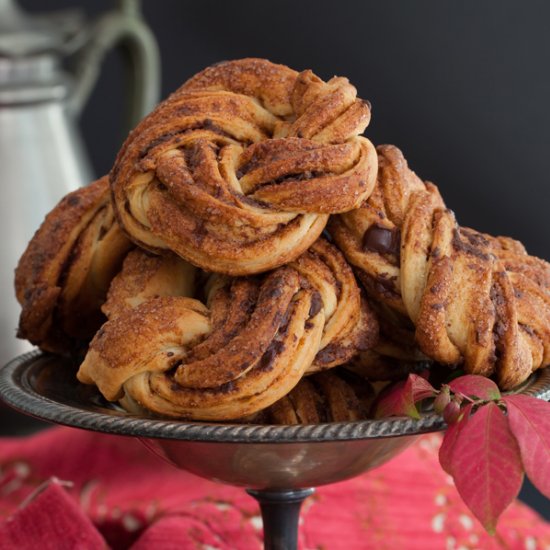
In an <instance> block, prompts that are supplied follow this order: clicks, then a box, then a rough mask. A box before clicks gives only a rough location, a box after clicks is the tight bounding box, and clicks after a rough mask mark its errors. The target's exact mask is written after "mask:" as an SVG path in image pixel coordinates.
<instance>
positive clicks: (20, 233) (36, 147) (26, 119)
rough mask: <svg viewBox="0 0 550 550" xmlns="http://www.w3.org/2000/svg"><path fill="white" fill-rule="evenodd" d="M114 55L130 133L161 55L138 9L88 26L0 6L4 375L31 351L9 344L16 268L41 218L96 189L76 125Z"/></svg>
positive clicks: (125, 8)
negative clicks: (119, 63) (85, 189)
mask: <svg viewBox="0 0 550 550" xmlns="http://www.w3.org/2000/svg"><path fill="white" fill-rule="evenodd" d="M115 46H116V47H120V48H121V49H122V51H123V53H124V54H125V56H124V59H125V60H126V62H127V65H128V69H129V70H128V71H127V73H128V75H129V77H130V82H129V83H127V89H128V90H129V95H130V97H129V98H128V99H127V108H128V117H127V118H128V124H129V126H133V125H134V124H135V123H136V122H137V121H138V120H139V119H141V118H142V117H143V116H144V115H145V114H146V113H148V112H149V111H150V110H151V109H152V107H153V106H154V105H155V103H156V102H157V101H158V97H159V88H160V63H159V56H158V48H157V45H156V42H155V39H154V37H153V35H152V33H151V31H150V29H149V28H148V27H147V25H146V24H145V22H144V20H143V18H142V17H141V14H140V10H139V4H138V2H137V1H131V0H130V1H121V2H119V3H118V6H117V8H116V9H114V10H113V11H111V12H107V13H106V14H104V15H102V16H101V17H100V18H99V19H98V20H96V21H95V22H93V23H91V24H87V23H86V22H85V21H84V19H83V17H82V14H81V13H80V12H79V11H75V10H69V11H63V12H58V13H53V14H44V15H31V14H27V13H24V12H23V11H22V10H21V9H20V8H19V7H18V6H17V5H15V4H14V3H13V2H12V1H11V0H0V365H2V364H4V363H5V362H6V361H7V360H8V359H10V358H11V357H13V356H15V355H17V354H18V353H20V352H22V351H24V350H25V349H28V347H29V345H28V344H26V343H25V342H22V341H19V340H17V339H16V337H15V332H16V326H17V320H18V316H19V305H18V304H17V302H16V300H15V297H14V290H13V272H14V269H15V266H16V265H17V261H18V259H19V257H20V256H21V254H22V253H23V251H24V249H25V247H26V245H27V243H28V241H29V239H30V238H31V237H32V235H33V233H34V231H35V230H36V229H37V228H38V226H39V225H40V223H41V222H42V220H43V218H44V216H45V214H46V213H47V212H48V211H49V210H51V208H52V207H53V206H54V205H55V204H56V203H57V202H58V201H59V199H60V198H61V197H62V196H63V195H65V194H66V193H68V192H69V191H71V190H73V189H75V188H77V187H78V186H81V185H85V184H87V183H89V182H90V181H91V180H92V179H93V174H92V170H91V166H90V162H89V159H88V157H87V154H86V151H85V149H84V146H83V141H82V138H81V136H80V134H79V131H78V127H77V119H78V116H79V114H80V112H81V111H82V108H83V106H84V105H85V103H86V100H87V99H88V97H89V95H90V93H91V91H92V89H93V87H94V84H95V81H96V79H97V77H98V75H99V71H100V64H101V62H102V60H103V58H104V56H105V54H106V53H107V52H108V51H109V50H110V49H111V48H113V47H115ZM71 62H72V66H73V70H72V71H70V72H69V71H67V70H66V69H65V67H66V65H67V64H68V63H71ZM105 123H106V124H110V121H108V120H107V121H105Z"/></svg>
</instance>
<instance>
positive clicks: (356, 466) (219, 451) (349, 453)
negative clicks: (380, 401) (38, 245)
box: [0, 351, 550, 550]
mask: <svg viewBox="0 0 550 550" xmlns="http://www.w3.org/2000/svg"><path fill="white" fill-rule="evenodd" d="M75 370H76V367H75V365H74V363H72V362H71V361H70V360H68V359H66V358H62V357H59V356H55V355H46V354H42V353H40V352H37V351H35V352H31V353H27V354H25V355H21V356H20V357H17V358H16V359H14V360H13V361H11V362H10V363H9V364H8V365H6V366H5V367H4V368H3V369H2V370H0V396H1V397H2V399H3V400H4V401H5V402H6V403H8V404H9V405H11V406H12V407H14V408H15V409H17V410H19V411H21V412H23V413H26V414H29V415H32V416H34V417H37V418H40V419H42V420H47V421H49V422H53V423H56V424H63V425H66V426H72V427H75V428H83V429H86V430H93V431H98V432H104V433H109V434H118V435H125V436H130V437H135V438H138V439H139V440H141V441H142V442H143V443H144V445H145V446H146V447H147V448H148V449H149V450H151V451H152V452H153V453H155V454H156V455H157V456H160V457H161V458H163V459H164V460H166V461H168V462H170V463H171V464H173V465H174V466H176V467H177V468H181V469H184V470H187V471H189V472H192V473H193V474H196V475H198V476H200V477H203V478H206V479H210V480H214V481H218V482H221V483H227V484H230V485H236V486H240V487H244V488H246V489H247V491H248V493H249V494H250V495H252V496H253V497H254V498H256V499H257V501H258V502H259V504H260V508H261V511H262V518H263V522H264V545H265V548H266V549H268V550H275V549H277V550H280V549H294V548H296V544H297V530H298V517H299V513H300V506H301V504H302V502H303V500H304V499H305V498H306V497H308V496H309V495H311V494H312V493H313V492H314V487H316V486H319V485H325V484H328V483H334V482H337V481H342V480H345V479H349V478H351V477H354V476H356V475H358V474H360V473H362V472H366V471H367V470H370V469H372V468H376V467H377V466H380V465H381V464H383V463H385V462H387V461H388V460H390V459H391V458H392V457H394V456H395V455H397V454H398V453H399V452H401V451H402V450H404V449H405V448H406V447H408V446H409V445H410V444H411V443H413V442H414V441H415V439H416V438H418V437H419V436H420V435H421V434H424V433H428V432H434V431H440V430H443V429H444V428H445V423H444V421H443V419H442V418H441V417H440V416H438V415H436V414H426V415H424V416H423V417H422V418H421V419H420V420H413V419H409V418H389V419H384V420H366V421H360V422H342V423H329V424H316V425H299V426H272V425H267V426H266V425H250V424H222V423H218V424H216V423H205V422H185V421H175V420H164V419H155V418H150V417H141V416H136V415H133V414H130V413H128V412H126V411H124V410H123V409H121V408H120V407H118V406H117V405H115V404H112V403H108V402H107V401H105V400H104V399H103V397H102V396H101V395H100V394H99V392H98V391H97V389H96V388H95V387H92V386H85V385H83V384H80V383H79V382H78V381H77V380H76V377H75ZM521 393H524V394H526V395H531V396H534V397H538V398H541V399H545V400H550V369H546V370H543V371H541V372H540V373H539V374H538V375H536V376H533V377H532V378H531V379H530V380H529V381H528V383H526V384H525V385H524V386H522V388H521Z"/></svg>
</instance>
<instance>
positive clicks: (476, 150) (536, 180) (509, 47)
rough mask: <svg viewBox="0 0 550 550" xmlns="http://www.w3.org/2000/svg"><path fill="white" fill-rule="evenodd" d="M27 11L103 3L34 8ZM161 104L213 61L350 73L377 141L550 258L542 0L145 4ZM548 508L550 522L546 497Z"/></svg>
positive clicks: (107, 143) (106, 139) (488, 222)
mask: <svg viewBox="0 0 550 550" xmlns="http://www.w3.org/2000/svg"><path fill="white" fill-rule="evenodd" d="M21 4H22V5H23V6H25V7H27V8H29V9H30V10H33V11H35V10H41V11H44V10H49V9H52V8H55V7H67V6H74V5H75V4H79V5H82V6H84V7H85V8H86V10H87V13H89V14H90V15H93V14H97V13H99V12H101V11H104V10H105V9H107V8H108V7H110V6H111V5H112V2H107V1H105V0H102V1H99V0H86V1H81V2H70V1H69V0H24V1H21ZM144 12H145V15H146V18H147V20H148V21H149V23H150V25H151V27H152V28H153V30H154V32H155V34H156V36H157V39H158V41H159V44H160V49H161V53H162V60H163V87H162V89H163V96H165V95H167V94H168V93H169V92H171V91H173V90H174V89H175V88H176V87H177V86H179V85H180V84H181V83H182V82H183V81H185V80H186V79H187V78H188V77H189V76H191V75H192V74H193V73H195V72H197V71H199V70H200V69H202V68H203V67H204V66H206V65H208V64H210V63H214V62H216V61H220V60H224V59H233V58H239V57H247V56H259V57H266V58H268V59H270V60H272V61H276V62H281V63H285V64H287V65H289V66H291V67H293V68H295V69H306V68H311V69H313V70H314V72H316V73H317V74H318V75H319V76H321V77H323V78H325V79H326V78H329V77H331V76H333V75H335V74H336V75H344V76H347V77H348V78H349V79H350V80H351V82H352V83H353V84H355V86H356V87H357V88H358V90H359V94H360V96H361V97H363V98H365V99H369V100H370V101H371V102H372V104H373V120H372V123H371V126H370V127H369V128H368V129H367V132H366V134H367V136H368V137H369V138H370V139H372V140H373V141H374V142H375V143H376V144H380V143H394V144H396V145H398V146H399V147H400V148H401V149H402V150H403V151H404V153H405V155H406V157H407V158H408V160H409V163H410V165H411V167H412V168H413V169H414V170H415V171H416V172H417V173H418V174H419V175H420V176H421V177H423V178H424V179H429V180H432V181H434V182H435V183H437V185H439V186H440V189H441V192H442V194H443V196H444V198H445V200H446V202H447V204H448V206H449V207H450V208H452V209H453V210H454V211H455V212H456V214H457V217H458V220H459V222H460V223H461V224H463V225H468V226H471V227H474V228H476V229H479V230H481V231H485V232H489V233H493V234H507V235H510V236H513V237H515V238H518V239H520V240H522V241H523V242H524V244H525V245H526V246H527V249H528V250H529V251H530V252H531V253H532V254H535V255H538V256H541V257H543V258H546V259H550V252H549V250H548V229H547V224H548V216H547V208H548V202H549V200H548V199H549V197H550V190H549V189H550V186H549V184H550V176H549V168H548V160H549V148H550V70H549V68H550V32H549V22H550V3H549V2H547V1H545V0H538V1H536V0H524V1H522V2H520V1H512V0H483V1H479V0H478V1H474V0H466V1H464V0H463V1H462V2H456V1H452V0H416V1H414V2H413V1H410V0H384V1H382V0H377V1H376V2H375V1H372V0H363V1H359V0H356V1H353V0H337V1H334V0H332V1H325V0H300V1H298V0H278V1H277V2H262V1H259V0H248V1H244V0H240V1H222V0H219V1H213V0H200V1H198V2H196V1H195V2H191V1H184V0H156V1H153V0H145V1H144ZM121 67H122V64H121V60H120V58H119V57H118V56H117V55H116V54H115V55H112V56H110V57H109V58H108V59H107V62H106V64H105V67H104V71H103V74H102V77H101V80H100V82H99V83H98V86H97V89H96V91H95V93H94V96H93V98H92V100H91V102H90V104H89V105H88V107H87V109H86V111H85V113H84V115H83V120H82V129H83V132H84V136H85V139H86V142H87V145H88V148H89V152H90V155H91V158H92V160H93V163H94V166H95V169H96V172H97V173H98V174H102V173H104V172H107V171H108V170H109V168H110V166H111V163H112V161H113V158H114V155H115V154H116V151H117V149H118V147H119V145H120V143H121V140H122V138H123V135H122V134H121V132H120V130H117V129H118V128H120V126H121V124H122V120H121V116H120V113H121V112H123V101H124V100H123V93H122V92H121V87H122V82H123V78H122V76H121ZM538 506H539V509H540V510H541V511H543V512H545V513H546V514H547V517H550V510H549V509H548V508H549V506H548V501H543V500H542V499H541V500H540V501H539V504H538Z"/></svg>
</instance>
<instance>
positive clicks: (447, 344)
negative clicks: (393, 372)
mask: <svg viewBox="0 0 550 550" xmlns="http://www.w3.org/2000/svg"><path fill="white" fill-rule="evenodd" d="M378 155H379V167H380V169H379V173H378V184H377V186H376V189H375V191H374V192H373V194H372V195H371V196H370V198H369V199H368V200H367V201H365V203H364V204H363V205H362V206H361V207H360V208H359V209H357V210H355V211H353V212H349V213H346V214H343V215H341V216H338V217H335V218H334V220H333V221H332V223H331V226H330V231H331V234H332V235H333V237H334V239H335V241H336V243H337V244H338V246H339V247H340V249H341V250H342V251H343V252H344V254H345V256H346V258H347V259H348V261H349V262H350V263H351V264H353V265H354V266H355V268H356V273H357V275H358V277H359V278H360V279H361V281H362V282H363V283H364V286H365V287H366V288H367V290H368V293H369V294H370V295H371V296H372V297H374V299H375V300H378V301H380V302H381V303H383V304H385V306H387V307H389V308H390V309H392V310H394V311H395V312H399V313H401V314H402V315H404V316H407V317H408V318H410V319H411V321H412V322H413V323H414V325H415V327H416V341H417V343H418V345H419V347H420V349H421V350H422V351H423V352H424V353H425V354H426V355H428V356H429V357H431V358H433V359H435V360H436V361H439V362H441V363H445V364H461V363H463V364H464V368H465V369H466V371H467V372H469V373H475V374H482V375H485V376H491V375H493V374H495V376H496V379H497V381H498V383H499V385H500V386H501V387H502V388H503V389H509V388H512V387H514V386H516V385H517V384H519V383H521V382H522V381H523V380H525V379H526V378H527V377H528V376H529V374H530V373H531V372H532V371H533V370H535V369H537V368H539V367H541V366H544V365H547V364H549V363H550V292H549V291H550V266H549V264H548V263H546V262H544V261H543V260H540V259H538V258H534V257H532V256H529V255H527V253H526V252H525V249H524V248H523V246H522V245H521V244H520V243H519V242H517V241H514V240H512V239H509V238H506V237H491V236H489V235H484V234H481V233H479V232H477V231H474V230H472V229H467V228H461V227H459V226H458V225H457V223H456V221H455V218H454V215H453V213H452V212H451V211H450V210H448V209H446V207H445V205H444V203H443V200H442V199H441V196H440V195H439V192H438V190H437V188H436V187H435V186H434V185H433V184H431V183H424V182H422V181H421V180H420V179H419V178H418V177H417V176H416V175H415V174H414V173H413V172H412V171H411V170H409V168H408V167H407V163H406V161H405V159H404V158H403V155H402V154H401V152H400V151H399V150H398V149H396V148H395V147H392V146H382V147H379V148H378Z"/></svg>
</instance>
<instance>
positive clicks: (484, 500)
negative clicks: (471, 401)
mask: <svg viewBox="0 0 550 550" xmlns="http://www.w3.org/2000/svg"><path fill="white" fill-rule="evenodd" d="M455 427H456V428H455V429H456V430H457V431H456V432H455V434H454V442H453V443H452V445H450V446H451V448H450V449H447V450H446V451H444V453H443V456H444V458H443V464H445V466H444V468H445V470H446V471H448V472H450V473H451V475H452V476H453V478H454V481H455V485H456V488H457V490H458V492H459V494H460V496H461V497H462V500H464V502H465V503H466V505H467V506H468V508H469V509H470V510H471V511H472V513H473V514H474V515H475V516H476V517H477V518H478V519H479V521H480V522H481V523H482V524H483V526H484V527H485V529H487V531H488V532H489V533H492V534H493V533H494V532H495V527H496V523H497V520H498V518H499V516H500V514H501V513H502V512H503V511H504V510H505V509H506V508H507V507H508V505H509V504H510V503H511V502H512V501H513V500H514V498H515V497H517V495H518V493H519V490H520V488H521V483H522V481H523V465H522V463H521V456H520V451H519V448H518V444H517V442H516V440H515V438H514V435H513V434H512V432H511V430H510V427H509V426H508V418H507V417H506V416H505V415H504V414H503V413H502V411H501V410H500V409H499V407H498V405H496V404H495V403H492V402H491V403H487V404H486V405H484V406H482V407H480V408H479V409H478V410H477V411H476V412H475V413H474V414H473V415H471V416H470V417H466V416H465V417H464V420H463V421H462V422H459V424H456V425H455ZM451 436H453V434H451ZM440 460H441V452H440ZM443 464H442V465H443Z"/></svg>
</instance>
